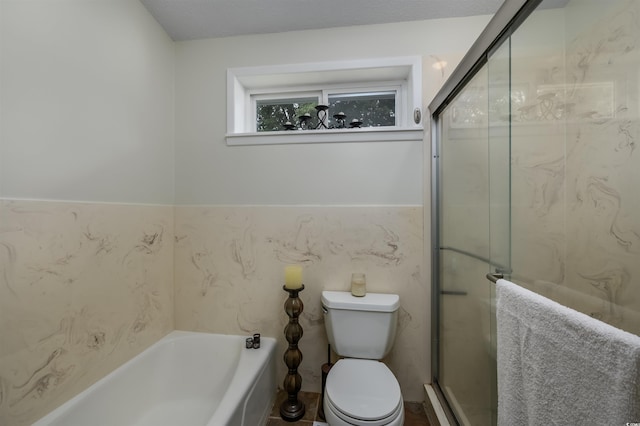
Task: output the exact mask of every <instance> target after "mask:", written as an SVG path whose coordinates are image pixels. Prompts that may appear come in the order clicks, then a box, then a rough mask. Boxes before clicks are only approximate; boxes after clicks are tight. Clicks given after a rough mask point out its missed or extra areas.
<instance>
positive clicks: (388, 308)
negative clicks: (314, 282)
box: [322, 290, 400, 312]
mask: <svg viewBox="0 0 640 426" xmlns="http://www.w3.org/2000/svg"><path fill="white" fill-rule="evenodd" d="M322 306H324V307H325V308H330V309H349V310H353V311H371V312H394V311H396V310H398V308H399V307H400V296H398V295H397V294H382V293H367V294H366V295H365V296H363V297H356V296H353V295H352V294H351V292H348V291H327V290H325V291H323V292H322Z"/></svg>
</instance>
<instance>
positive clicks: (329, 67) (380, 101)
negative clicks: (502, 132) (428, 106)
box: [227, 57, 423, 145]
mask: <svg viewBox="0 0 640 426" xmlns="http://www.w3.org/2000/svg"><path fill="white" fill-rule="evenodd" d="M420 65H421V59H420V58H413V57H412V58H383V59H376V60H358V61H348V62H331V63H316V64H299V65H288V66H271V67H252V68H236V69H230V70H228V75H227V110H228V119H227V144H228V145H246V144H270V143H313V142H342V141H375V140H389V141H391V140H422V136H423V132H422V126H421V124H420V123H419V122H418V123H416V122H414V110H416V109H417V110H418V111H420V110H421V102H420V99H421V84H420V82H421V79H422V75H421V66H420ZM287 130H293V132H291V131H287ZM294 135H295V136H294Z"/></svg>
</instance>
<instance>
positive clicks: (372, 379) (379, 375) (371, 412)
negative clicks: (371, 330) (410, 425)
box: [324, 359, 404, 426]
mask: <svg viewBox="0 0 640 426" xmlns="http://www.w3.org/2000/svg"><path fill="white" fill-rule="evenodd" d="M324 414H325V418H326V420H327V423H328V424H329V425H331V426H340V425H361V426H364V425H370V426H383V425H402V424H403V422H404V407H403V401H402V394H401V392H400V385H399V384H398V381H397V380H396V378H395V376H394V375H393V373H392V372H391V370H389V368H388V367H387V366H386V365H384V364H383V363H382V362H379V361H373V360H363V359H341V360H340V361H338V362H337V363H336V364H335V365H334V366H333V368H332V369H331V372H330V373H329V376H328V377H327V383H326V388H325V399H324Z"/></svg>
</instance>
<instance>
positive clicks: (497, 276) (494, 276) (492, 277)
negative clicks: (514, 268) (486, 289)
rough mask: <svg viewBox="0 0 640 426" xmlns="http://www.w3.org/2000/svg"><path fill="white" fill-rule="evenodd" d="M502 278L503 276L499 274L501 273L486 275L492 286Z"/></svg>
mask: <svg viewBox="0 0 640 426" xmlns="http://www.w3.org/2000/svg"><path fill="white" fill-rule="evenodd" d="M503 278H504V274H501V273H495V274H487V279H488V280H489V281H491V282H492V283H494V284H495V283H497V282H498V280H501V279H503Z"/></svg>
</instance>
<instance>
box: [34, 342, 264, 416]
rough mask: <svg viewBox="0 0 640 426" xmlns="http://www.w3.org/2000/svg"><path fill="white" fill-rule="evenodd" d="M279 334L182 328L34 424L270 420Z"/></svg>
mask: <svg viewBox="0 0 640 426" xmlns="http://www.w3.org/2000/svg"><path fill="white" fill-rule="evenodd" d="M275 346H276V341H275V339H273V338H268V337H263V338H262V339H261V347H260V349H245V337H243V336H227V335H221V334H207V333H193V332H185V331H174V332H171V333H170V334H168V335H167V336H166V337H164V338H163V339H161V340H160V341H158V342H156V343H155V344H153V345H152V346H151V347H149V348H148V349H147V350H145V351H144V352H142V353H141V354H140V355H138V356H136V357H135V358H133V359H131V360H130V361H128V362H127V363H126V364H124V365H122V366H121V367H120V368H118V369H117V370H115V371H114V372H113V373H111V374H109V375H108V376H106V377H104V378H103V379H101V380H99V381H98V382H96V383H95V384H94V385H92V386H91V387H89V388H88V389H86V390H85V391H83V392H82V393H81V394H79V395H77V396H76V397H74V398H73V399H71V400H70V401H68V402H66V403H65V404H64V405H62V406H60V407H58V408H57V409H56V410H54V411H52V412H51V413H49V414H48V415H47V416H45V417H43V418H42V419H40V420H39V421H37V422H36V423H34V426H45V425H47V426H88V425H91V426H133V425H135V426H205V425H206V426H223V425H230V426H236V425H242V426H244V425H246V426H256V425H264V424H265V423H266V419H267V417H268V416H269V411H270V409H271V406H272V404H273V399H274V396H275V393H276V382H275V357H274V351H275Z"/></svg>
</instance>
